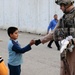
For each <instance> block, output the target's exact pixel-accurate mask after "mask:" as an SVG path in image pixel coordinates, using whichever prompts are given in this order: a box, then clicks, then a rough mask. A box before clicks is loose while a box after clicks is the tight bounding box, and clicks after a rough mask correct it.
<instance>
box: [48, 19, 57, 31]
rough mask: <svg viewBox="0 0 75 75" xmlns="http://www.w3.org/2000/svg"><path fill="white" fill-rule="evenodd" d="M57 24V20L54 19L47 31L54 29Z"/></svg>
mask: <svg viewBox="0 0 75 75" xmlns="http://www.w3.org/2000/svg"><path fill="white" fill-rule="evenodd" d="M56 24H57V20H55V19H53V20H52V21H51V22H50V24H49V26H48V29H47V31H49V30H50V29H51V30H54V28H55V26H56Z"/></svg>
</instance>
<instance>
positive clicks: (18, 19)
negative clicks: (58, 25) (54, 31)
mask: <svg viewBox="0 0 75 75" xmlns="http://www.w3.org/2000/svg"><path fill="white" fill-rule="evenodd" d="M55 13H56V14H58V17H59V18H60V17H61V16H62V12H61V10H60V8H59V6H58V5H56V4H55V0H0V28H2V29H7V28H8V27H9V26H17V27H18V28H19V30H20V31H24V32H31V33H37V34H45V33H46V31H47V27H48V25H49V22H50V20H52V19H53V15H54V14H55Z"/></svg>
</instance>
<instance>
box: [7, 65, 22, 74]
mask: <svg viewBox="0 0 75 75" xmlns="http://www.w3.org/2000/svg"><path fill="white" fill-rule="evenodd" d="M8 68H9V75H20V73H21V65H19V66H12V65H10V64H8Z"/></svg>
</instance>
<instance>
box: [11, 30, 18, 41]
mask: <svg viewBox="0 0 75 75" xmlns="http://www.w3.org/2000/svg"><path fill="white" fill-rule="evenodd" d="M10 37H11V39H13V40H16V39H17V38H18V30H16V31H15V32H14V33H13V34H10Z"/></svg>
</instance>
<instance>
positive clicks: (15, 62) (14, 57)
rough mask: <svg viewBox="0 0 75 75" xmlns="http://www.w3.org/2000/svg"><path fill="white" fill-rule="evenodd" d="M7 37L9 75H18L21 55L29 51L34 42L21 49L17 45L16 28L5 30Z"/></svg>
mask: <svg viewBox="0 0 75 75" xmlns="http://www.w3.org/2000/svg"><path fill="white" fill-rule="evenodd" d="M7 33H8V36H9V37H10V40H9V43H8V52H9V58H8V68H9V75H20V73H21V63H22V54H23V53H25V52H27V51H29V50H31V46H32V45H33V44H34V41H33V40H31V41H30V43H29V44H28V45H27V46H25V47H23V48H21V47H20V45H19V43H18V42H17V39H18V28H16V27H9V28H8V30H7Z"/></svg>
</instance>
